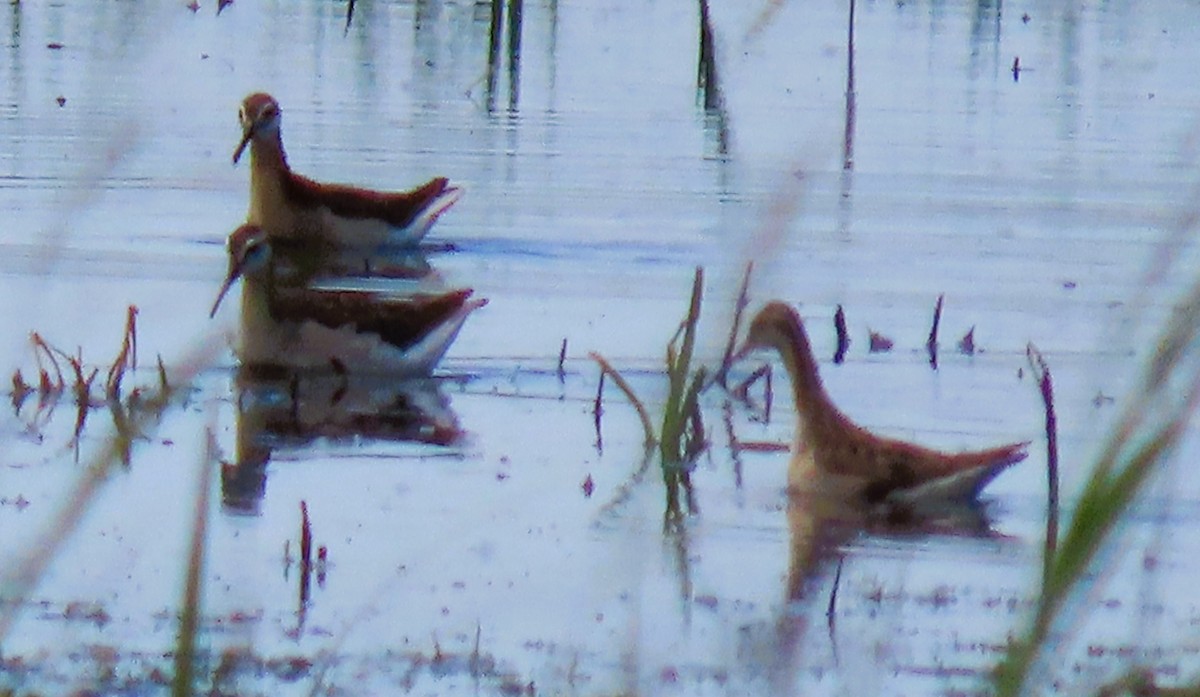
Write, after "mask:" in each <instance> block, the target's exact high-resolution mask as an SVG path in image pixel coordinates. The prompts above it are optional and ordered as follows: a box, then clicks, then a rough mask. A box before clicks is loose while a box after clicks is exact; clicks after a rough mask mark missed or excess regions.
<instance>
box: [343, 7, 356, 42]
mask: <svg viewBox="0 0 1200 697" xmlns="http://www.w3.org/2000/svg"><path fill="white" fill-rule="evenodd" d="M352 19H354V0H350V2H348V3H346V28H345V29H343V30H342V35H343V36H344V35H346V34H348V33H350V20H352Z"/></svg>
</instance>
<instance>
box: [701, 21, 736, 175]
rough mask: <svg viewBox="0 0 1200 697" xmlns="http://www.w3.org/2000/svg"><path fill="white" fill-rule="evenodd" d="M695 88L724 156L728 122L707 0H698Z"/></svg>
mask: <svg viewBox="0 0 1200 697" xmlns="http://www.w3.org/2000/svg"><path fill="white" fill-rule="evenodd" d="M696 89H698V90H700V95H701V98H702V100H703V103H704V110H705V111H706V112H707V113H708V115H709V116H711V117H713V119H714V120H715V121H716V127H717V152H718V154H720V155H721V156H722V157H724V156H726V155H728V154H729V125H728V123H729V122H728V119H727V118H726V113H725V100H724V99H722V98H721V86H720V82H719V81H718V78H717V56H716V50H715V47H714V42H713V31H712V22H711V21H710V20H709V15H708V0H700V51H699V55H698V59H697V65H696Z"/></svg>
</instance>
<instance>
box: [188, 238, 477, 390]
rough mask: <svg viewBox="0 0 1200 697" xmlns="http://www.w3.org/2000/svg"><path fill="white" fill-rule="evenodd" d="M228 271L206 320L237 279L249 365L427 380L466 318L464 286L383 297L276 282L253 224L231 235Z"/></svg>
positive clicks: (266, 244) (268, 250)
mask: <svg viewBox="0 0 1200 697" xmlns="http://www.w3.org/2000/svg"><path fill="white" fill-rule="evenodd" d="M228 251H229V271H228V273H227V274H226V276H225V281H224V283H223V284H222V285H221V290H220V292H219V293H218V294H217V299H216V301H215V302H214V303H213V306H212V311H211V312H210V313H209V316H210V317H212V316H215V315H216V313H217V309H218V308H219V307H220V304H221V300H222V299H223V298H224V297H225V294H226V293H227V292H228V291H229V289H230V288H231V287H232V286H233V284H234V282H236V281H237V280H238V279H239V278H240V279H242V282H243V287H242V315H241V325H242V326H241V341H240V348H239V351H238V356H239V358H240V359H241V361H242V362H243V364H245V365H248V366H261V367H270V366H283V367H288V368H329V367H333V368H335V369H337V370H339V371H346V372H351V373H357V372H384V373H389V374H401V375H428V374H429V373H430V372H431V371H432V370H433V369H434V367H435V366H436V365H437V363H438V362H439V361H440V360H441V359H442V356H444V355H445V353H446V351H447V350H448V349H449V348H450V344H451V343H453V341H454V339H455V337H457V336H458V332H459V330H460V329H462V326H463V323H464V322H465V321H466V319H467V316H468V315H470V314H471V312H473V311H474V310H476V309H478V308H480V307H483V306H484V305H485V304H486V303H487V301H486V300H483V299H472V298H471V295H472V293H473V291H472V290H471V289H469V288H464V289H458V290H450V291H438V292H415V293H407V294H387V293H380V292H371V291H363V290H340V289H319V288H309V287H306V286H303V285H285V284H279V283H276V282H275V280H274V278H273V276H274V274H275V266H276V265H275V263H273V262H272V259H271V254H272V242H271V239H270V237H269V236H268V235H267V233H266V231H265V230H263V229H262V228H261V227H259V226H257V225H253V224H247V225H243V226H241V227H239V228H238V229H237V230H235V231H234V232H233V233H232V234H230V236H229V250H228Z"/></svg>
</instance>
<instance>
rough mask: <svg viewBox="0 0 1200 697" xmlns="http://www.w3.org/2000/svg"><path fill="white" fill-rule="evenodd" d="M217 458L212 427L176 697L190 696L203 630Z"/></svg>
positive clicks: (191, 554) (178, 646)
mask: <svg viewBox="0 0 1200 697" xmlns="http://www.w3.org/2000/svg"><path fill="white" fill-rule="evenodd" d="M216 460H217V442H216V437H215V436H214V435H213V432H212V429H211V428H209V429H208V439H207V442H206V445H205V449H204V453H203V455H202V457H201V462H200V466H199V467H198V468H197V469H198V472H197V476H196V499H195V503H194V507H193V509H192V533H191V540H190V541H189V543H188V560H187V571H186V573H185V575H184V579H185V580H184V589H183V598H182V602H183V608H182V611H181V612H180V615H179V636H178V638H177V639H176V641H175V677H174V678H173V679H172V681H171V694H172V695H173V697H190V695H192V694H193V690H192V687H193V682H194V679H195V678H194V676H195V671H196V635H197V634H198V633H199V632H200V593H201V590H202V579H203V578H204V547H205V544H206V541H207V539H208V502H209V491H210V489H211V487H210V486H209V481H210V480H211V479H212V471H213V463H214V462H216Z"/></svg>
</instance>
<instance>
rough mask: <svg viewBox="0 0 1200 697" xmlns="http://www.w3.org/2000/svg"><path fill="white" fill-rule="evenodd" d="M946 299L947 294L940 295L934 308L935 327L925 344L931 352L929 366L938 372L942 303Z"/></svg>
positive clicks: (930, 329) (931, 328)
mask: <svg viewBox="0 0 1200 697" xmlns="http://www.w3.org/2000/svg"><path fill="white" fill-rule="evenodd" d="M945 299H946V294H945V293H939V294H938V299H937V305H935V306H934V308H933V326H932V327H930V328H929V339H928V340H927V341H926V342H925V348H926V349H928V350H929V365H930V366H932V367H933V369H934V370H937V350H938V338H937V337H938V325H939V324H941V322H942V302H943V301H944V300H945Z"/></svg>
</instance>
